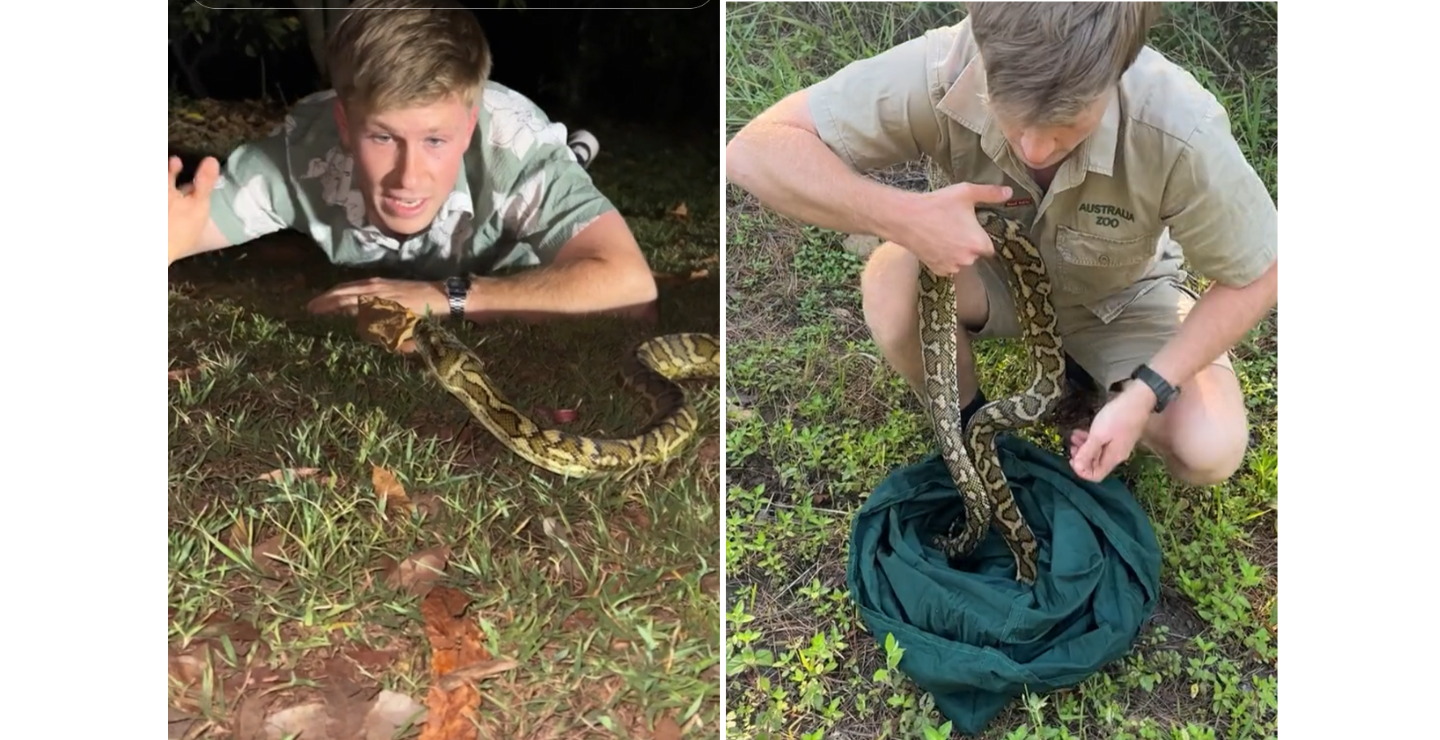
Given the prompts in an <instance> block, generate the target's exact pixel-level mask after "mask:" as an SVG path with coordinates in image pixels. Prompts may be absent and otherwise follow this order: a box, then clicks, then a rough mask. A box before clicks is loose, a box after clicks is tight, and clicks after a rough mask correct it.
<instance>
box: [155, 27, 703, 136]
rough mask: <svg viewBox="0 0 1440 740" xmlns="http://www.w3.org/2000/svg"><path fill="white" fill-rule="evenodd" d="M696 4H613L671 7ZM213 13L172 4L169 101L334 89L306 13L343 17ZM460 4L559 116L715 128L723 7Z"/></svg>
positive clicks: (506, 72) (515, 85) (497, 73)
mask: <svg viewBox="0 0 1440 740" xmlns="http://www.w3.org/2000/svg"><path fill="white" fill-rule="evenodd" d="M695 2H698V0H687V1H685V2H682V1H681V0H677V1H676V2H633V3H632V2H626V3H609V5H621V6H626V7H632V8H633V7H652V8H665V7H666V6H676V5H686V4H694V3H695ZM206 4H207V5H211V6H217V7H218V6H224V7H226V8H233V9H208V8H205V7H202V6H201V5H199V4H196V3H195V2H193V1H182V0H171V2H170V91H171V93H172V95H173V94H176V93H178V94H181V95H184V96H187V97H193V98H214V99H220V100H254V99H257V98H272V99H274V100H275V101H277V102H280V101H294V100H296V99H298V98H300V97H303V96H305V95H307V94H309V93H312V92H315V91H316V90H320V89H323V88H324V87H327V86H328V85H327V82H328V79H326V78H325V77H324V76H323V74H322V70H321V69H320V66H321V63H320V62H319V61H317V59H316V56H315V54H313V53H312V44H311V43H310V38H311V37H310V34H311V33H312V32H314V31H315V30H317V29H319V28H320V26H319V25H316V26H314V27H310V26H307V25H306V22H307V16H308V18H309V19H310V20H311V21H312V22H314V23H316V24H319V23H324V24H326V25H325V26H324V27H326V28H328V27H333V25H334V21H335V20H338V17H339V13H340V12H343V8H341V9H340V10H330V11H318V10H307V11H301V10H298V9H296V8H294V7H285V8H281V9H273V10H272V9H259V8H260V7H261V6H263V5H270V4H276V3H273V2H271V3H258V2H257V3H250V2H228V3H215V2H207V3H206ZM307 4H309V3H307ZM317 4H318V3H317ZM331 4H332V5H342V4H341V3H334V2H333V0H332V3H331ZM553 4H555V5H559V3H553ZM460 5H462V6H463V7H467V8H470V9H472V11H473V12H474V13H475V15H476V17H477V18H479V19H480V24H481V27H482V28H483V29H484V30H485V34H486V37H487V39H488V40H489V42H490V45H491V49H492V52H493V54H494V58H495V64H494V72H493V79H495V80H496V81H497V82H500V83H501V84H503V85H506V86H508V87H510V88H512V89H515V90H517V91H519V92H521V93H523V94H525V95H526V96H528V97H529V98H530V99H532V100H534V101H535V102H536V103H537V104H539V105H540V107H541V108H544V109H545V111H546V112H547V113H550V114H551V118H560V119H566V118H570V117H573V116H580V117H583V118H587V119H588V118H590V117H604V118H607V119H612V120H616V121H627V122H637V123H642V124H665V125H670V126H677V127H690V128H694V129H698V131H699V132H701V133H709V132H711V131H715V130H716V127H717V125H718V121H719V120H720V96H719V91H718V89H717V87H718V85H717V81H718V79H719V68H720V47H719V36H720V9H719V5H718V2H716V1H715V0H711V2H708V3H707V4H705V5H703V6H701V7H698V8H695V9H693V10H664V9H650V10H637V9H626V10H608V9H606V5H607V4H604V3H593V2H580V1H576V2H568V3H565V5H569V6H575V7H582V8H584V9H581V10H546V9H544V8H543V6H539V7H525V4H524V3H520V4H517V3H514V2H489V3H473V2H472V3H460ZM241 8H245V10H239V9H241ZM326 13H328V14H329V16H330V17H329V18H326V17H325V14H326ZM602 146H603V142H602Z"/></svg>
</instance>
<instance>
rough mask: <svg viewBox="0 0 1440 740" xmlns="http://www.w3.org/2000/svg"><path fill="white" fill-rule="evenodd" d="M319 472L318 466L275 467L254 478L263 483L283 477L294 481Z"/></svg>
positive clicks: (282, 478)
mask: <svg viewBox="0 0 1440 740" xmlns="http://www.w3.org/2000/svg"><path fill="white" fill-rule="evenodd" d="M319 472H320V469H319V468H276V469H275V470H272V471H270V472H268V473H266V474H264V475H261V476H258V477H257V478H255V480H256V481H260V482H264V483H275V482H277V481H280V480H284V479H289V480H292V481H296V480H300V479H302V478H309V477H311V476H313V475H315V474H317V473H319Z"/></svg>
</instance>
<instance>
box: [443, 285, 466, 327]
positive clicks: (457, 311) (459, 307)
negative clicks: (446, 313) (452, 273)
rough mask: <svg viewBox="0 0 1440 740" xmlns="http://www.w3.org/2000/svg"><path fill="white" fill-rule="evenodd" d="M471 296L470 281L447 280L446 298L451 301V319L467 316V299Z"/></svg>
mask: <svg viewBox="0 0 1440 740" xmlns="http://www.w3.org/2000/svg"><path fill="white" fill-rule="evenodd" d="M469 295H470V279H469V278H463V277H452V278H446V279H445V297H446V298H448V299H449V300H450V318H453V319H459V318H463V317H464V316H465V298H466V297H467V296H469Z"/></svg>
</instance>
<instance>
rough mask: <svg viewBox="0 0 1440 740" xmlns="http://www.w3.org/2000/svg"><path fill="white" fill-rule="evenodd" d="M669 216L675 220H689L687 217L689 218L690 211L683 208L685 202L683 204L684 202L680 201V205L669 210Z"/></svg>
mask: <svg viewBox="0 0 1440 740" xmlns="http://www.w3.org/2000/svg"><path fill="white" fill-rule="evenodd" d="M670 215H671V216H674V217H676V218H689V217H690V209H689V208H686V207H685V202H684V201H681V202H680V205H678V206H675V207H674V208H672V209H670Z"/></svg>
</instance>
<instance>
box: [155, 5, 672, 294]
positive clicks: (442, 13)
mask: <svg viewBox="0 0 1440 740" xmlns="http://www.w3.org/2000/svg"><path fill="white" fill-rule="evenodd" d="M382 8H383V9H385V10H381V9H382ZM397 8H403V9H397ZM327 54H328V57H329V59H328V62H329V68H330V70H331V76H332V78H333V81H334V88H333V89H332V90H327V91H324V92H321V93H316V94H314V95H311V96H309V97H308V98H305V99H304V100H301V101H300V102H299V103H298V104H297V105H296V106H295V108H294V109H293V110H292V111H291V112H290V114H289V115H288V116H286V118H285V123H284V125H283V126H280V127H278V128H277V130H276V131H275V132H274V133H273V134H272V135H271V136H269V137H267V138H265V139H262V140H260V141H256V142H250V143H247V144H244V145H242V146H240V147H238V148H237V149H236V150H235V151H234V153H232V154H231V155H230V156H229V158H228V160H227V162H226V165H225V168H224V172H223V173H221V172H220V171H219V167H218V164H217V163H216V162H215V160H214V159H213V158H207V160H206V161H204V162H203V163H202V166H201V167H200V169H199V171H198V172H197V174H196V177H195V181H194V183H193V185H192V186H191V187H193V192H192V191H191V188H190V187H187V188H186V189H185V191H186V192H181V191H179V190H177V189H176V187H175V177H176V173H177V172H178V169H179V166H178V162H177V161H175V160H173V159H172V161H171V163H170V199H171V233H170V262H171V263H174V262H175V261H176V260H178V259H181V258H184V257H188V256H190V255H194V254H199V253H202V252H209V251H213V250H218V249H224V248H226V247H230V246H232V245H237V244H242V243H244V242H247V241H250V240H252V239H255V238H257V237H260V236H263V235H265V234H269V233H272V232H275V231H280V230H282V229H286V228H295V229H298V230H300V231H302V232H305V233H308V234H310V235H311V236H312V237H314V239H315V240H316V241H317V242H318V243H319V244H320V246H321V248H322V249H324V250H325V253H326V254H327V255H328V256H329V258H330V260H331V261H332V262H334V263H336V264H342V265H347V266H354V267H381V268H391V269H398V270H400V271H402V272H401V274H402V275H405V276H406V277H407V278H409V279H382V278H376V279H371V280H366V281H362V282H356V283H348V284H344V285H338V286H336V287H334V288H332V289H331V290H329V291H327V292H325V293H324V294H322V295H320V296H318V297H316V298H314V299H313V300H312V301H310V304H309V309H310V310H311V311H312V312H314V313H319V314H328V313H335V312H347V313H353V312H354V311H355V309H356V307H357V306H358V303H359V299H360V298H361V296H375V297H379V298H386V299H389V300H393V301H397V302H399V303H402V304H404V305H405V306H406V307H407V308H409V309H410V310H411V311H414V312H416V313H417V314H421V315H424V313H425V312H427V311H428V312H431V313H435V314H439V315H444V314H446V313H449V314H450V315H451V316H453V317H457V318H459V317H462V316H463V317H464V318H468V319H470V320H474V321H480V320H483V319H485V318H488V317H494V316H501V315H506V316H529V317H535V316H541V315H550V314H563V315H578V314H590V313H620V314H628V315H645V314H646V313H647V312H648V311H649V310H650V309H651V307H652V304H653V303H654V300H655V297H656V286H655V281H654V277H653V276H652V274H651V272H650V268H649V265H648V263H647V262H646V260H645V257H644V255H643V254H642V253H641V251H640V247H639V245H638V244H637V243H636V241H635V238H634V235H633V234H632V233H631V232H630V229H629V227H628V226H627V225H626V223H625V220H624V219H623V218H622V217H621V216H620V214H619V212H618V211H617V210H616V209H615V208H614V206H613V205H612V204H611V203H610V201H609V200H608V199H607V198H606V197H605V196H604V195H602V194H601V193H600V192H599V191H598V190H597V189H596V188H595V186H594V184H593V183H592V182H591V180H590V177H589V175H588V174H587V172H586V170H585V166H586V165H587V164H588V163H589V161H590V160H591V158H592V157H593V156H594V153H595V148H596V142H595V140H594V138H593V137H591V136H589V134H587V133H585V132H582V131H577V132H576V133H575V135H572V136H571V137H570V138H569V140H568V141H567V139H566V135H565V127H564V126H562V125H560V124H555V123H551V122H549V120H548V119H547V118H546V116H545V114H544V113H543V112H542V111H541V110H540V109H539V108H538V107H536V106H535V105H534V104H533V103H532V102H531V101H529V100H528V99H526V98H525V97H523V96H521V95H520V94H518V93H516V92H513V91H511V90H509V89H506V88H505V87H503V86H501V85H498V84H496V83H494V82H491V81H489V79H488V77H489V73H490V67H491V57H490V51H489V46H488V44H487V42H486V40H485V37H484V35H483V33H482V31H481V29H480V25H479V23H478V22H477V21H476V20H475V17H474V15H473V14H472V13H471V12H469V11H466V10H445V9H442V8H441V7H440V5H439V4H437V3H432V2H424V1H423V0H403V1H401V2H380V1H377V0H362V1H361V2H357V3H356V4H355V5H353V6H351V12H349V14H348V15H347V16H346V17H345V19H344V21H343V22H342V23H341V24H340V26H339V27H338V28H337V29H336V31H335V34H334V36H333V37H332V38H331V39H330V41H329V48H328V49H327ZM177 207H179V208H180V209H181V212H179V213H177V211H176V210H175V209H176V208H177ZM182 214H183V215H182ZM177 217H178V221H177ZM517 267H519V268H533V269H524V270H521V271H519V272H517V273H515V274H513V275H508V276H504V277H494V276H492V275H493V274H494V273H495V272H496V271H498V270H502V269H506V268H517Z"/></svg>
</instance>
